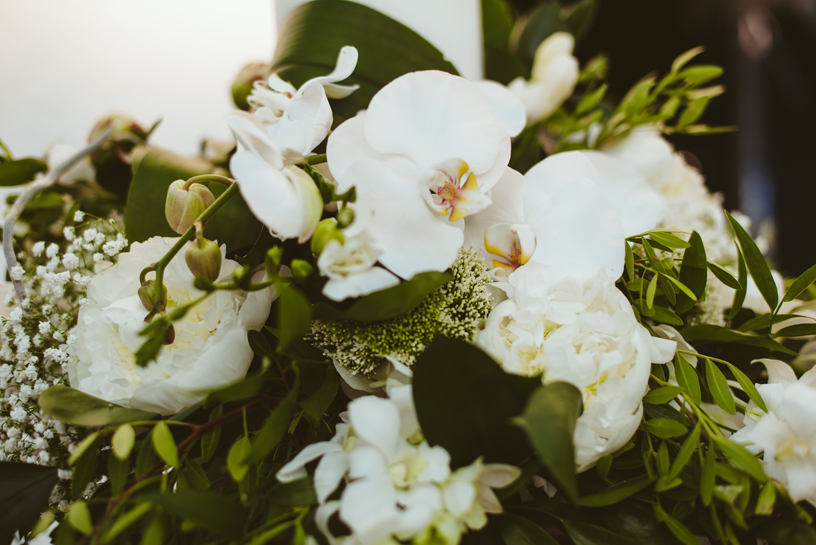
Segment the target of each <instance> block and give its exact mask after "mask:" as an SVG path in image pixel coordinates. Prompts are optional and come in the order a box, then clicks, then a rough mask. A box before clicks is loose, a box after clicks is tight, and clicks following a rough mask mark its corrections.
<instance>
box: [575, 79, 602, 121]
mask: <svg viewBox="0 0 816 545" xmlns="http://www.w3.org/2000/svg"><path fill="white" fill-rule="evenodd" d="M606 89H607V85H606V84H605V83H604V84H603V85H601V86H600V87H598V88H597V89H595V90H594V91H592V92H591V93H589V94H588V95H584V97H583V98H582V99H581V102H579V103H578V107H577V108H575V113H576V114H582V113H584V112H587V111H589V110H591V109H592V108H594V107H595V106H597V105H598V103H599V102H600V101H601V100H603V97H604V95H605V94H606Z"/></svg>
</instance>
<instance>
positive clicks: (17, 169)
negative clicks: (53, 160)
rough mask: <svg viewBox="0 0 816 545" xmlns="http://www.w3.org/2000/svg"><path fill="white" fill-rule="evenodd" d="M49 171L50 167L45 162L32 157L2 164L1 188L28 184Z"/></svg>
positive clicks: (0, 164) (0, 167) (0, 172)
mask: <svg viewBox="0 0 816 545" xmlns="http://www.w3.org/2000/svg"><path fill="white" fill-rule="evenodd" d="M47 171H48V165H47V164H46V163H45V162H43V161H40V160H39V159H34V158H32V157H28V158H25V159H17V160H16V161H6V162H0V187H11V186H15V185H23V184H27V183H28V182H30V181H32V180H34V178H35V177H36V176H37V174H39V173H40V172H47Z"/></svg>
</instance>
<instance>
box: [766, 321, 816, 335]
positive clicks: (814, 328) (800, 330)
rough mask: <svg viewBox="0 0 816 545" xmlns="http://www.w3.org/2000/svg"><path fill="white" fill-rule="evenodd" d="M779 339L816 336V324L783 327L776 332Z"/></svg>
mask: <svg viewBox="0 0 816 545" xmlns="http://www.w3.org/2000/svg"><path fill="white" fill-rule="evenodd" d="M776 335H777V336H778V337H800V336H802V335H816V323H812V324H796V325H789V326H788V327H783V328H782V329H780V330H779V331H777V332H776Z"/></svg>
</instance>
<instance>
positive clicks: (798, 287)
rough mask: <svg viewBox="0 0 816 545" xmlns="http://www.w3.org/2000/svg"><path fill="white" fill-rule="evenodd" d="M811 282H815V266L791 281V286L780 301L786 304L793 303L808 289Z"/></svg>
mask: <svg viewBox="0 0 816 545" xmlns="http://www.w3.org/2000/svg"><path fill="white" fill-rule="evenodd" d="M813 282H816V265H814V266H812V267H811V268H809V269H808V270H806V271H805V272H803V273H802V274H800V275H799V278H797V279H796V280H794V281H793V284H791V285H790V287H789V288H788V291H786V292H785V296H784V297H783V298H782V301H784V302H786V303H787V302H789V301H793V300H794V299H796V298H797V297H799V295H800V294H801V293H802V292H803V291H805V290H806V289H808V287H809V286H810V285H811V284H813Z"/></svg>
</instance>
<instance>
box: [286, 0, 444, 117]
mask: <svg viewBox="0 0 816 545" xmlns="http://www.w3.org/2000/svg"><path fill="white" fill-rule="evenodd" d="M315 36H320V39H319V40H316V39H315ZM346 45H351V46H354V47H356V48H357V51H358V52H359V61H358V62H357V67H356V68H355V69H354V74H352V76H351V77H350V78H348V79H346V80H344V81H343V82H342V83H343V84H344V85H354V84H357V85H359V86H360V88H359V89H357V90H356V91H355V92H354V93H352V94H351V96H349V97H347V98H344V99H340V100H333V101H332V112H333V113H334V117H335V122H339V121H342V120H344V119H347V118H349V117H353V116H354V115H356V114H357V112H358V111H360V110H364V109H366V108H367V107H368V103H369V102H370V101H371V97H372V96H374V94H375V93H376V92H377V91H378V90H380V89H381V88H382V87H383V86H384V85H385V84H387V83H389V82H390V81H392V80H394V79H396V78H398V77H399V76H401V75H403V74H407V73H408V72H414V71H416V70H442V71H444V72H450V73H453V74H455V73H457V72H456V68H454V66H453V65H452V64H451V63H449V62H448V61H446V60H445V58H444V57H443V55H442V53H440V52H439V51H438V50H437V49H436V48H435V47H434V46H432V45H431V44H430V43H428V42H427V41H426V40H425V39H424V38H422V37H421V36H420V35H419V34H417V33H416V32H414V31H413V30H411V29H409V28H408V27H406V26H404V25H402V24H400V23H398V22H396V21H394V20H393V19H391V18H389V17H386V16H385V15H383V14H382V13H380V12H378V11H375V10H373V9H371V8H368V7H366V6H363V5H360V4H356V3H352V2H345V1H340V0H336V1H332V2H318V3H312V2H309V3H306V4H305V5H303V6H301V7H299V8H297V9H296V10H294V11H293V12H292V13H291V14H290V15H289V17H288V18H287V19H286V21H285V22H284V24H283V25H282V26H281V27H280V33H279V34H278V39H277V45H276V47H275V57H274V59H273V60H272V68H271V70H272V71H273V72H278V75H279V76H280V77H281V78H283V79H284V80H286V81H291V82H292V83H293V84H294V85H295V86H296V87H299V86H300V85H302V84H303V83H304V82H305V81H306V80H308V79H310V78H313V77H317V76H325V75H326V74H328V73H329V72H331V71H332V70H333V69H334V65H335V63H336V62H337V55H338V53H339V52H340V49H341V48H342V47H343V46H346Z"/></svg>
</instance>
